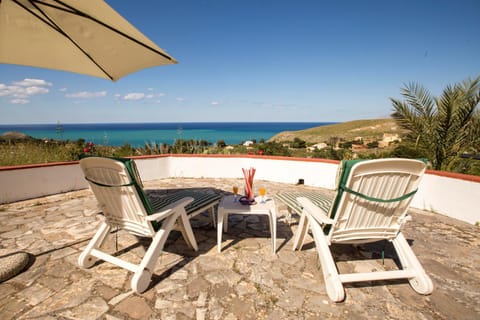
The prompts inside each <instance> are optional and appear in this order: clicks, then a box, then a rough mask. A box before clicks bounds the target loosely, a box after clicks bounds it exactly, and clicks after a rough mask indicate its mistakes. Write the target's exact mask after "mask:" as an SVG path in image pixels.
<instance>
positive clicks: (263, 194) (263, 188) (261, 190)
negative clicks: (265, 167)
mask: <svg viewBox="0 0 480 320" xmlns="http://www.w3.org/2000/svg"><path fill="white" fill-rule="evenodd" d="M259 191H260V195H261V196H262V201H261V202H262V203H265V193H266V192H267V190H266V189H265V187H261V188H260V190H259Z"/></svg>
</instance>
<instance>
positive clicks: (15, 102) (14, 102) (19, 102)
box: [10, 99, 30, 104]
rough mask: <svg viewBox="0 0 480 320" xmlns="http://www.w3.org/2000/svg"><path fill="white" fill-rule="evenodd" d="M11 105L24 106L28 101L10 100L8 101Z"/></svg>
mask: <svg viewBox="0 0 480 320" xmlns="http://www.w3.org/2000/svg"><path fill="white" fill-rule="evenodd" d="M10 102H11V103H12V104H26V103H29V102H30V101H29V100H27V99H12V100H10Z"/></svg>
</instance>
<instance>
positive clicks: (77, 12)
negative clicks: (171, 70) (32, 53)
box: [30, 0, 172, 61]
mask: <svg viewBox="0 0 480 320" xmlns="http://www.w3.org/2000/svg"><path fill="white" fill-rule="evenodd" d="M30 1H31V2H38V3H41V4H43V5H45V6H49V7H53V8H56V9H58V10H62V11H66V12H70V13H74V14H76V15H78V16H81V17H84V18H87V19H90V20H92V21H94V22H96V23H98V24H101V25H102V26H104V27H106V28H108V29H110V30H112V31H113V32H115V33H118V34H119V35H121V36H123V37H125V38H127V39H129V40H130V41H132V42H135V43H136V44H138V45H140V46H142V47H144V48H146V49H148V50H150V51H153V52H155V53H156V54H159V55H161V56H162V57H164V58H165V59H168V60H170V61H172V57H170V56H168V55H167V54H165V53H163V52H161V51H158V50H157V49H155V48H152V47H150V46H149V45H147V44H145V43H143V42H141V41H138V40H137V39H135V38H133V37H131V36H129V35H128V34H126V33H124V32H122V31H120V30H118V29H115V28H114V27H112V26H110V25H108V24H106V23H104V22H102V21H100V20H98V19H96V18H94V17H92V16H91V15H88V14H86V13H85V12H82V11H80V10H78V9H76V8H74V7H72V6H70V5H68V4H67V3H64V2H63V1H60V0H54V1H55V2H56V3H59V4H61V5H62V6H64V7H67V8H69V9H70V10H71V11H69V10H66V9H65V8H62V7H58V6H54V5H52V4H50V3H45V2H43V1H41V0H30Z"/></svg>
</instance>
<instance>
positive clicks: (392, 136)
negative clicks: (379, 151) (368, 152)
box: [378, 133, 402, 148]
mask: <svg viewBox="0 0 480 320" xmlns="http://www.w3.org/2000/svg"><path fill="white" fill-rule="evenodd" d="M394 141H398V142H401V141H402V138H400V136H399V135H398V134H397V133H384V134H383V138H382V140H381V141H378V147H379V148H385V147H388V146H389V145H390V143H391V142H394Z"/></svg>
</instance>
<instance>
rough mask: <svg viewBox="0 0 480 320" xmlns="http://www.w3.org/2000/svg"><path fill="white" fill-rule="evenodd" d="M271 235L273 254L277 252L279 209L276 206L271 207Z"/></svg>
mask: <svg viewBox="0 0 480 320" xmlns="http://www.w3.org/2000/svg"><path fill="white" fill-rule="evenodd" d="M269 211H270V214H269V215H268V216H269V217H270V235H271V236H272V249H273V254H275V253H276V252H277V246H276V245H277V210H276V208H273V209H270V210H269Z"/></svg>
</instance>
